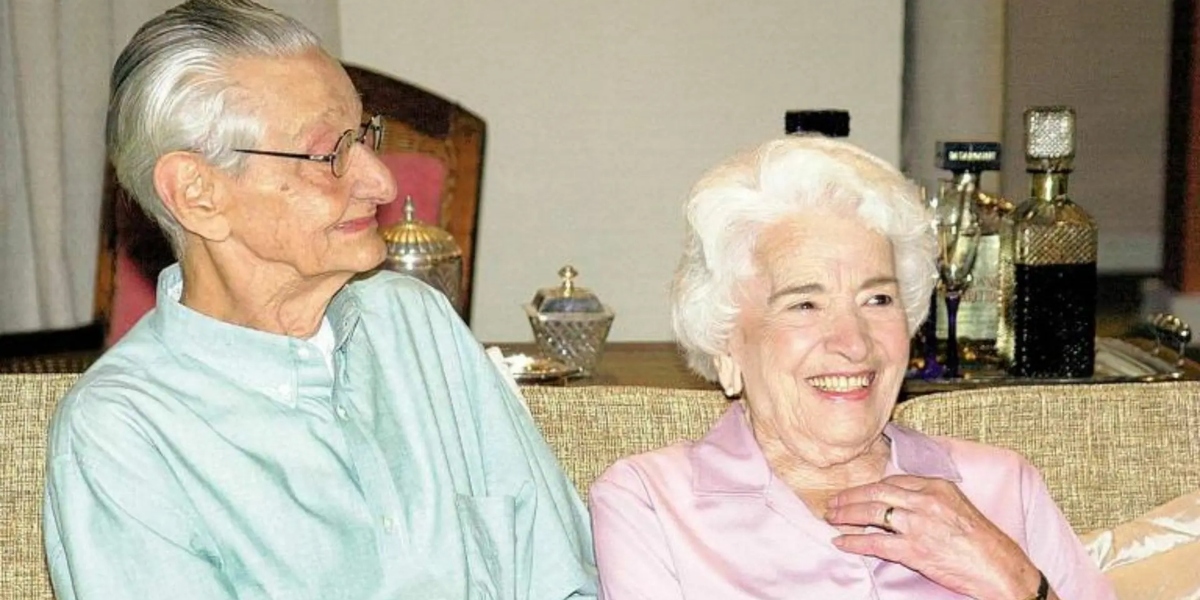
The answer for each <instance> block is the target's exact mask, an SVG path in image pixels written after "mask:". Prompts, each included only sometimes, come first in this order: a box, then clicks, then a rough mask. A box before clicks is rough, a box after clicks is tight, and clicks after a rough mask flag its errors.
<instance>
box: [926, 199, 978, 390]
mask: <svg viewBox="0 0 1200 600" xmlns="http://www.w3.org/2000/svg"><path fill="white" fill-rule="evenodd" d="M930 204H931V205H932V208H933V227H934V231H935V232H936V234H937V245H938V279H939V283H940V285H941V288H942V293H943V294H944V296H945V298H946V370H945V374H944V375H945V377H946V378H949V379H954V378H957V377H959V376H960V373H959V368H958V366H959V351H958V305H959V302H960V301H961V299H962V294H963V292H965V291H966V290H967V289H968V288H969V287H970V286H971V271H972V269H974V268H975V257H976V256H977V255H978V253H979V236H980V231H981V228H980V225H979V212H978V211H977V210H976V207H975V199H974V197H973V194H971V193H970V190H966V189H964V188H962V187H960V186H958V185H956V184H955V183H954V182H953V181H941V182H940V183H939V187H938V193H937V196H935V197H934V198H933V199H932V200H931V202H930Z"/></svg>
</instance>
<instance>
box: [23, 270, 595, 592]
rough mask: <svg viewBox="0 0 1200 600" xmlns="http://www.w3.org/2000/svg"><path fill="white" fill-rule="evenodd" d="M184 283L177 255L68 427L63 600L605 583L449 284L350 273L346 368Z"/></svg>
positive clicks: (60, 507)
mask: <svg viewBox="0 0 1200 600" xmlns="http://www.w3.org/2000/svg"><path fill="white" fill-rule="evenodd" d="M181 286H182V284H181V278H180V272H179V267H178V266H172V267H170V268H168V269H167V270H165V271H164V272H163V274H162V276H161V277H160V278H159V284H158V303H157V307H156V308H155V310H153V311H152V312H151V313H150V314H149V315H147V316H146V317H145V318H144V319H143V320H142V321H141V322H140V323H139V324H138V325H137V326H136V327H135V328H134V329H133V330H131V331H130V332H129V333H128V334H127V335H126V336H125V337H124V338H123V339H122V340H121V342H120V343H118V344H117V345H116V346H114V347H113V348H112V349H111V350H109V351H108V352H107V353H105V354H104V356H103V357H102V358H101V359H100V360H99V361H98V362H97V363H96V364H95V365H94V366H93V367H92V368H91V369H89V370H88V372H87V373H85V374H84V375H83V377H82V378H81V379H80V381H79V382H78V384H76V386H75V387H74V388H73V389H72V390H71V391H70V393H68V394H67V396H66V397H64V398H63V400H62V402H61V403H60V405H59V407H58V412H57V413H56V415H55V417H54V420H53V422H52V423H51V426H50V440H49V446H48V457H47V461H48V464H47V473H46V495H45V511H44V525H45V540H46V552H47V556H48V561H49V566H50V574H51V579H52V581H53V584H54V588H55V592H56V594H57V596H58V598H60V600H69V599H80V600H86V599H92V598H97V599H104V600H116V599H122V598H136V599H143V598H176V599H185V600H186V599H192V598H195V599H201V598H203V599H205V600H214V599H223V598H246V599H251V598H252V599H259V598H261V599H271V600H284V599H301V598H303V599H312V600H334V599H339V598H344V599H347V600H371V599H393V598H396V599H399V598H412V599H419V600H435V599H442V598H445V599H460V598H463V599H465V598H471V599H476V598H478V599H496V600H502V599H503V600H507V599H513V600H518V599H520V600H525V599H529V600H540V599H561V598H586V597H593V596H594V595H595V567H594V564H595V561H594V559H593V556H592V547H591V535H590V532H589V529H588V521H587V516H586V513H585V510H584V508H583V505H582V503H581V502H580V501H579V498H578V496H577V494H576V493H575V490H574V488H573V487H572V485H571V483H570V482H569V481H568V480H567V478H566V477H565V476H564V475H563V473H562V471H561V470H560V468H559V466H558V464H557V462H556V461H555V458H554V456H553V454H552V452H551V450H550V449H549V447H548V446H547V445H546V443H545V441H544V440H543V439H542V437H541V436H540V434H539V432H538V430H537V428H536V427H535V425H534V423H533V420H532V419H531V418H530V415H529V413H528V411H527V410H526V409H525V407H524V405H523V404H522V403H521V401H520V399H519V398H517V397H516V396H515V395H514V394H513V393H512V392H511V390H510V389H509V388H508V387H507V386H506V384H505V382H504V380H503V379H502V378H501V376H500V374H499V373H498V372H497V371H496V369H495V368H494V367H493V365H492V363H491V361H489V360H488V359H487V357H486V355H485V354H484V353H483V351H482V349H481V347H480V345H479V344H478V342H476V341H475V340H474V338H473V337H472V336H471V334H470V331H469V330H468V329H467V328H466V327H465V326H464V325H463V324H462V322H461V321H460V320H458V318H457V317H456V316H455V315H454V313H453V310H452V309H451V308H450V306H449V304H448V303H447V302H446V300H445V298H444V297H442V296H441V295H440V294H438V293H437V292H434V291H432V290H431V289H429V288H427V287H425V286H424V285H423V284H421V283H419V282H417V281H415V280H413V279H410V278H407V277H404V276H401V275H397V274H394V273H386V272H385V273H379V274H376V275H374V276H371V277H368V278H365V279H364V280H362V281H358V282H356V283H352V284H350V285H348V286H347V287H346V288H345V289H343V290H342V291H341V292H340V293H339V294H338V295H337V296H336V297H335V298H334V299H333V301H332V303H331V304H330V307H329V310H328V312H327V313H326V319H327V320H328V322H329V324H330V325H331V326H332V333H333V349H332V357H333V360H332V363H331V364H329V363H327V362H326V359H325V358H324V357H323V354H324V353H323V352H322V351H321V348H320V347H319V346H318V345H317V344H314V343H312V342H310V341H308V340H302V339H297V338H291V337H287V336H282V335H275V334H269V333H264V332H261V331H256V330H251V329H246V328H242V327H238V326H235V325H231V324H228V323H224V322H221V321H217V320H214V319H211V318H209V317H206V316H204V315H201V314H199V313H197V312H194V311H192V310H190V309H188V308H186V307H184V306H183V305H182V304H180V303H179V302H178V293H179V290H180V289H181ZM326 350H328V349H326ZM331 367H332V368H331Z"/></svg>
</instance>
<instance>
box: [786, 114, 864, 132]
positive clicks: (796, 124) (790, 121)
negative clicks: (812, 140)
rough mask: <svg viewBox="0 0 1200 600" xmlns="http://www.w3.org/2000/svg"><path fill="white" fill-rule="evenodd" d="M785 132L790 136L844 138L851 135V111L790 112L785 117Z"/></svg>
mask: <svg viewBox="0 0 1200 600" xmlns="http://www.w3.org/2000/svg"><path fill="white" fill-rule="evenodd" d="M783 131H784V132H785V133H787V134H788V135H792V134H794V133H819V134H821V135H824V136H826V137H835V138H844V137H847V136H849V135H850V111H848V110H836V109H826V110H789V111H787V112H786V113H784V115H783Z"/></svg>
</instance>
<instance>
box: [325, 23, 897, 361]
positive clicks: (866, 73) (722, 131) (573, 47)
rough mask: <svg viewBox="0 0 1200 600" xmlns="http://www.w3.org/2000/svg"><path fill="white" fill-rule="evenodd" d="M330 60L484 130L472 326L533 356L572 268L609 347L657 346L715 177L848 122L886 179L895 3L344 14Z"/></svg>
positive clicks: (893, 148)
mask: <svg viewBox="0 0 1200 600" xmlns="http://www.w3.org/2000/svg"><path fill="white" fill-rule="evenodd" d="M339 8H340V17H341V44H342V51H343V58H345V59H346V60H349V61H352V62H357V63H360V64H363V65H366V66H370V67H373V68H377V69H380V70H383V71H386V72H389V73H391V74H393V75H397V76H399V77H401V78H403V79H406V80H408V81H411V82H413V83H416V84H418V85H421V86H423V87H426V88H428V89H430V90H434V91H437V92H438V93H441V94H443V95H445V96H447V97H449V98H452V99H454V100H456V101H458V102H459V103H460V104H462V105H464V106H466V107H467V108H469V109H471V110H473V111H475V112H477V113H479V114H480V115H481V116H482V117H483V118H484V119H485V120H486V121H487V124H488V140H487V158H486V166H485V171H484V173H485V176H484V186H483V199H482V209H481V210H482V214H481V218H480V231H479V247H478V248H479V249H478V252H479V257H478V262H477V265H476V268H477V271H476V273H477V275H476V281H475V284H476V288H475V289H476V291H475V299H474V313H473V316H472V319H473V320H472V324H473V328H474V330H475V333H476V334H477V335H478V336H479V337H480V338H481V339H484V340H488V341H519V340H528V339H531V335H530V333H529V325H528V322H527V321H526V319H525V316H524V313H523V311H522V309H521V304H522V303H524V302H527V301H529V299H530V298H531V297H532V295H533V293H534V291H535V290H536V288H538V287H542V286H546V285H550V284H553V283H555V281H556V279H557V276H556V274H555V273H556V271H557V270H558V269H559V267H561V266H562V265H564V264H567V263H570V264H573V265H574V266H575V267H576V268H577V269H578V270H579V271H580V273H581V276H580V282H581V283H582V285H585V286H587V287H590V288H592V289H593V290H594V291H595V292H596V293H597V294H598V295H599V296H600V297H601V299H602V300H603V301H605V302H606V303H607V304H609V305H610V306H611V307H612V308H613V309H614V310H615V311H616V313H617V318H616V322H615V324H614V325H613V330H612V334H611V336H610V339H613V340H665V339H670V338H671V332H670V326H669V315H668V306H667V288H668V284H669V281H670V278H671V273H672V270H673V268H674V265H675V261H676V258H677V256H678V254H679V251H680V249H681V243H682V223H681V215H680V205H681V203H682V201H683V199H684V197H685V196H686V194H687V191H688V189H689V187H690V186H691V184H692V183H693V182H694V181H695V180H696V179H697V177H698V176H699V175H700V174H701V172H702V171H703V170H704V169H705V168H707V167H709V166H711V165H712V164H713V163H715V162H716V161H718V160H719V159H721V158H723V157H725V156H727V155H729V154H731V153H733V152H735V151H736V150H739V149H742V148H746V147H749V146H752V145H755V144H757V143H759V142H760V141H763V140H765V139H767V138H770V137H772V136H775V135H778V134H781V133H782V128H783V113H784V111H785V110H787V109H791V108H812V107H844V108H848V109H849V110H850V111H851V114H852V118H853V120H852V123H851V127H852V138H853V139H854V140H855V141H856V142H858V143H860V144H862V145H864V146H865V147H867V148H868V149H870V150H873V151H875V152H877V153H879V154H880V155H882V156H883V157H885V158H887V159H889V160H892V161H896V160H898V159H899V152H900V149H899V144H900V97H901V74H902V62H903V3H902V2H893V1H888V2H879V1H878V0H853V1H850V0H823V1H806V2H795V1H794V0H763V1H758V2H716V1H713V0H707V1H703V0H702V1H696V0H655V1H653V2H644V1H642V0H612V1H608V2H563V1H561V0H523V1H521V2H467V1H465V0H406V1H405V2H393V1H391V0H339Z"/></svg>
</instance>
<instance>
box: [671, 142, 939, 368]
mask: <svg viewBox="0 0 1200 600" xmlns="http://www.w3.org/2000/svg"><path fill="white" fill-rule="evenodd" d="M847 209H849V210H851V211H852V212H853V214H855V215H856V216H857V217H858V218H859V219H861V220H862V222H863V223H864V224H865V225H866V226H867V227H869V228H871V229H873V230H875V231H878V232H879V233H881V234H883V235H884V236H886V237H887V238H888V240H889V241H890V242H891V245H892V252H893V256H894V260H895V263H896V277H897V279H899V281H900V301H901V302H902V303H903V304H904V309H905V312H906V314H907V317H908V330H909V332H910V333H911V332H913V331H915V330H916V328H917V327H919V326H920V324H921V322H922V321H923V320H924V319H925V315H926V313H927V311H928V309H929V295H930V292H932V290H933V285H934V283H935V281H936V279H935V277H936V273H937V271H936V269H937V266H936V259H935V252H936V249H935V248H936V245H935V239H934V233H933V228H932V227H931V215H930V213H929V209H928V208H927V206H926V204H925V202H924V199H923V198H922V193H921V190H920V188H919V187H918V186H917V185H915V184H914V183H912V182H911V181H909V180H908V179H907V178H905V176H904V175H903V174H902V173H900V172H899V171H897V170H896V169H895V168H894V167H892V166H891V165H889V164H888V163H886V162H884V161H883V160H881V159H879V158H877V157H875V156H873V155H871V154H869V153H867V152H866V151H864V150H862V149H860V148H858V147H857V146H854V145H852V144H849V143H847V142H843V141H838V140H833V139H829V138H825V137H820V136H793V137H788V138H784V139H779V140H774V141H770V142H767V143H765V144H763V145H762V146H760V147H759V148H758V149H756V150H754V151H752V152H748V153H743V154H739V155H737V156H734V157H732V158H730V159H729V160H727V161H725V162H723V163H721V164H719V165H717V166H716V167H715V168H713V169H712V170H710V171H708V172H707V173H706V174H705V175H704V176H703V177H701V179H700V181H699V182H698V183H697V184H696V186H695V187H694V188H693V189H692V193H691V195H690V196H689V198H688V200H687V202H686V204H685V205H684V214H685V217H686V220H687V230H686V232H685V240H684V251H683V257H682V258H681V260H680V262H679V267H678V269H677V270H676V272H675V281H674V285H673V286H672V290H671V317H672V322H673V325H674V328H675V336H676V339H677V341H678V343H679V345H680V347H681V348H682V350H683V352H684V354H685V356H686V358H687V362H688V366H689V367H691V369H692V370H693V371H695V372H697V373H699V374H700V375H702V376H704V377H706V378H708V379H709V380H715V379H716V371H715V369H714V366H713V359H714V358H715V357H718V356H722V355H724V354H725V353H726V343H727V341H728V339H729V335H730V332H731V331H732V330H733V326H734V323H735V321H736V319H737V316H738V312H739V310H740V309H739V307H738V306H737V304H736V299H735V290H736V286H737V284H738V282H740V281H744V280H746V279H749V278H751V277H753V276H754V275H755V264H754V247H755V240H757V238H758V234H759V232H760V231H762V229H763V228H765V227H767V226H769V225H771V224H772V223H775V222H777V221H779V220H780V219H782V218H784V217H788V216H793V215H797V214H803V213H807V212H813V211H821V212H824V211H842V210H847Z"/></svg>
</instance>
